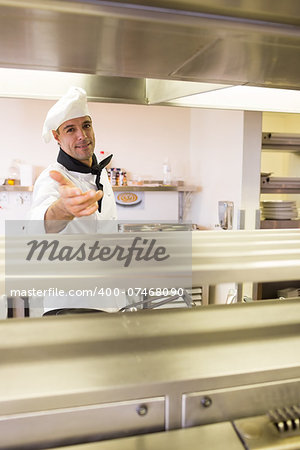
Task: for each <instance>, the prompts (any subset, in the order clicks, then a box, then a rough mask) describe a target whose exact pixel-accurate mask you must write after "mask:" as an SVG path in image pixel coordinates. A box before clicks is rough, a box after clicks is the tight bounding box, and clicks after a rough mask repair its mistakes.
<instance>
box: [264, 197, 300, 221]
mask: <svg viewBox="0 0 300 450" xmlns="http://www.w3.org/2000/svg"><path fill="white" fill-rule="evenodd" d="M261 212H262V215H263V217H264V218H265V219H269V220H289V219H296V218H297V217H298V210H297V207H296V202H293V201H290V202H284V201H282V200H277V201H276V200H266V201H263V202H261Z"/></svg>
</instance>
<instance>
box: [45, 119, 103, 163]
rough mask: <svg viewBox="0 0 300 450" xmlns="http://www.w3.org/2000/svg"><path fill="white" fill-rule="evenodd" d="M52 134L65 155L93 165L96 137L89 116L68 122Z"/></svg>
mask: <svg viewBox="0 0 300 450" xmlns="http://www.w3.org/2000/svg"><path fill="white" fill-rule="evenodd" d="M52 133H53V136H54V139H56V140H57V142H58V143H59V145H60V147H61V148H62V149H63V150H64V152H65V153H67V154H68V155H70V156H72V157H73V158H75V159H77V160H78V161H81V162H82V163H84V164H87V165H88V166H90V165H91V164H92V155H93V153H94V148H95V135H94V130H93V126H92V120H91V118H90V117H89V116H84V117H77V118H76V119H70V120H67V121H66V122H64V123H62V124H61V125H60V126H59V128H58V129H57V130H56V131H54V130H53V131H52Z"/></svg>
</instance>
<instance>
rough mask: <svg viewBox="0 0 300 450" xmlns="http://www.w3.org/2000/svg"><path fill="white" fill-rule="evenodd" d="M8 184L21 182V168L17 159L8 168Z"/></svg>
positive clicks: (12, 184)
mask: <svg viewBox="0 0 300 450" xmlns="http://www.w3.org/2000/svg"><path fill="white" fill-rule="evenodd" d="M6 184H9V185H10V186H14V185H19V184H20V168H19V164H18V162H17V161H16V160H13V161H12V163H11V165H10V167H9V169H8V175H7V179H6Z"/></svg>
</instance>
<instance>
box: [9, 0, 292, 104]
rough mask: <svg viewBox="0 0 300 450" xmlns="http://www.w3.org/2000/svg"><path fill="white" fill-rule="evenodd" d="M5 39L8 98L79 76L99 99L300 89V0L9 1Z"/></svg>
mask: <svg viewBox="0 0 300 450" xmlns="http://www.w3.org/2000/svg"><path fill="white" fill-rule="evenodd" d="M0 38H1V43H2V44H1V46H0V68H3V69H6V70H2V73H0V79H1V86H0V95H2V96H27V97H38V98H55V97H57V96H60V95H61V92H64V86H65V84H70V82H71V83H74V84H75V83H76V84H77V85H81V86H82V87H85V88H86V89H87V92H88V96H89V98H90V99H92V100H95V101H124V102H132V103H145V104H146V103H160V102H163V101H166V100H168V99H170V98H176V97H180V96H182V93H183V92H184V95H186V94H193V93H196V92H202V91H209V90H213V89H217V88H222V87H224V86H228V85H250V86H263V87H273V88H284V89H296V90H299V89H300V76H299V75H300V2H296V1H294V0H284V2H283V1H282V0H227V1H226V0H206V1H204V0H178V1H176V0H174V1H173V0H154V1H153V0H151V1H149V0H148V1H147V0H144V1H143V0H131V1H130V0H129V2H128V3H124V2H121V1H114V2H111V1H97V0H90V1H76V0H75V1H74V0H73V1H68V0H60V1H55V0H54V1H47V0H44V1H43V2H41V1H35V0H28V1H26V0H19V1H15V0H9V1H8V0H7V1H2V0H0ZM3 44H5V45H3ZM8 69H9V70H8ZM12 69H14V70H12ZM15 69H23V71H21V72H20V70H15ZM32 70H33V71H34V72H32ZM40 71H42V72H40ZM0 72H1V71H0ZM10 74H11V75H10ZM84 75H85V76H84ZM179 82H180V83H179ZM183 82H185V83H183ZM207 83H208V84H207Z"/></svg>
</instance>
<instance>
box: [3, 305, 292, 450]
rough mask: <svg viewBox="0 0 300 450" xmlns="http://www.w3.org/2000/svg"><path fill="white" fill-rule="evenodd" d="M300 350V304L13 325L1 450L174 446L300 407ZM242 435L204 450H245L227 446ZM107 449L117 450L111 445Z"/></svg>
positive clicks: (8, 334)
mask: <svg viewBox="0 0 300 450" xmlns="http://www.w3.org/2000/svg"><path fill="white" fill-rule="evenodd" d="M299 345H300V302H299V301H298V300H296V301H295V300H294V301H282V302H278V303H277V302H276V303H273V302H261V303H252V304H235V305H230V306H228V305H224V306H214V307H213V306H211V307H208V308H202V309H201V308H199V309H197V310H182V311H178V310H172V311H160V312H158V311H148V312H145V311H142V312H137V313H123V314H121V313H116V314H93V315H88V317H87V316H86V315H85V316H65V317H63V316H61V317H44V318H41V319H19V320H15V321H6V322H4V323H2V326H1V328H0V358H1V366H0V379H1V384H0V410H1V414H0V433H1V441H0V448H1V449H5V450H8V449H10V448H13V449H14V450H15V449H21V448H22V449H23V448H30V449H33V448H35V449H39V448H49V447H55V446H59V445H67V444H68V445H74V444H75V443H85V442H86V443H87V442H92V441H106V440H107V439H118V438H121V437H124V438H125V437H127V436H130V435H131V436H132V435H133V436H137V435H140V434H148V433H150V432H151V433H152V432H165V433H166V435H165V436H163V438H162V442H166V441H168V440H170V442H173V440H174V439H175V435H172V434H171V433H170V437H168V434H169V431H170V430H175V429H181V428H190V427H195V426H196V427H198V426H201V427H202V426H205V425H209V424H216V423H224V422H232V421H234V420H238V419H242V418H247V417H252V416H257V415H261V414H265V413H266V412H267V411H268V410H269V409H272V408H280V407H284V406H290V405H294V404H299V403H300V353H299ZM224 426H225V429H226V428H227V431H228V427H227V425H226V424H225V425H224ZM221 428H223V427H221ZM205 429H206V428H203V430H201V433H202V431H203V433H204V435H205ZM53 430H55V433H54V432H53ZM195 433H196V434H197V432H196V431H195ZM188 434H189V435H190V436H192V437H191V439H192V440H195V436H196V434H194V432H193V431H191V432H190V433H182V436H180V434H178V442H180V440H181V442H182V441H183V440H184V435H188ZM230 434H231V435H232V433H229V435H227V434H222V433H221V434H218V435H215V436H212V434H211V433H210V434H209V435H207V436H206V437H207V439H208V440H207V441H205V440H204V442H209V439H211V440H212V441H211V442H214V441H213V439H214V440H215V442H218V440H219V443H218V445H219V447H218V446H217V444H216V446H213V447H210V446H207V447H205V446H204V448H214V450H215V449H217V448H235V447H231V446H229V447H227V446H226V442H227V441H225V439H227V438H226V436H228V439H229V441H228V442H231V441H230V439H231V438H230ZM172 436H173V437H172ZM231 437H232V436H231ZM155 439H160V438H155V437H154V436H153V437H151V440H152V442H155ZM172 439H173V440H172ZM132 442H133V443H134V442H135V443H136V442H137V443H141V442H143V439H142V440H141V438H136V439H134V440H133V441H132ZM187 442H189V440H188V441H187ZM220 443H222V444H223V447H220ZM95 445H96V444H95ZM26 446H27V447H26ZM96 448H97V447H96ZM99 448H100V449H102V448H103V449H108V448H116V447H113V441H111V443H109V442H108V441H107V443H106V444H105V445H104V443H103V446H102V447H101V445H100V447H99ZM119 448H122V447H119ZM124 448H128V447H126V445H125V447H124ZM131 448H141V447H139V446H137V447H134V446H133V447H131ZM145 448H149V445H148V447H147V446H146V447H145ZM152 448H160V447H159V446H158V447H155V446H152ZM164 448H168V446H167V445H165V447H164ZM173 448H175V449H176V446H175V447H173ZM177 448H178V447H177ZM191 448H193V447H191ZM237 448H239V447H237ZM250 448H251V447H250Z"/></svg>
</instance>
